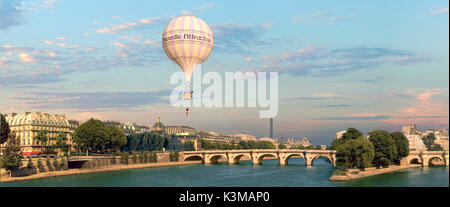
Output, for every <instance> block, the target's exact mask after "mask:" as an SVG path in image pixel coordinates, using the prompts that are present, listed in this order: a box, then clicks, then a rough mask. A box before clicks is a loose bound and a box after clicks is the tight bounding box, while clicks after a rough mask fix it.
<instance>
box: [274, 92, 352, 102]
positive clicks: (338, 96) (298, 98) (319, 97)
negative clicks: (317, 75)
mask: <svg viewBox="0 0 450 207" xmlns="http://www.w3.org/2000/svg"><path fill="white" fill-rule="evenodd" d="M352 98H356V97H355V96H348V95H342V94H335V93H313V94H312V95H311V96H296V97H289V98H283V99H281V100H282V101H315V100H334V99H352Z"/></svg>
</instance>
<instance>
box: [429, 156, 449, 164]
mask: <svg viewBox="0 0 450 207" xmlns="http://www.w3.org/2000/svg"><path fill="white" fill-rule="evenodd" d="M434 160H438V161H441V162H443V165H444V166H445V160H444V159H443V157H442V156H432V157H430V158H428V160H427V161H426V163H427V164H428V166H436V164H433V161H434ZM424 163H425V161H424Z"/></svg>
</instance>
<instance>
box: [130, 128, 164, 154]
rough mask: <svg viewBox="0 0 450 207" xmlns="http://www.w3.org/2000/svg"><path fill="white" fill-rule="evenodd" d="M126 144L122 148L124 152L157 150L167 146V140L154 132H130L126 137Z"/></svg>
mask: <svg viewBox="0 0 450 207" xmlns="http://www.w3.org/2000/svg"><path fill="white" fill-rule="evenodd" d="M126 141H127V142H126V145H124V147H123V148H122V151H125V152H134V151H155V150H156V151H159V150H162V149H163V148H167V146H168V145H169V140H168V139H167V138H166V137H163V136H160V135H159V134H156V133H151V132H146V133H143V134H130V135H128V136H127V137H126Z"/></svg>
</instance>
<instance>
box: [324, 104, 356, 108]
mask: <svg viewBox="0 0 450 207" xmlns="http://www.w3.org/2000/svg"><path fill="white" fill-rule="evenodd" d="M349 106H352V105H349V104H333V105H325V107H327V108H336V107H349Z"/></svg>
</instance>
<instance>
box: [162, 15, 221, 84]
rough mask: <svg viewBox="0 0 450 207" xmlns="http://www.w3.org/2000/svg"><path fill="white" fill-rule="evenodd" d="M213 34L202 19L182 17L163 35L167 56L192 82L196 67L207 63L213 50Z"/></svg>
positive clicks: (173, 22)
mask: <svg viewBox="0 0 450 207" xmlns="http://www.w3.org/2000/svg"><path fill="white" fill-rule="evenodd" d="M213 43H214V40H213V34H212V31H211V29H210V28H209V26H208V25H207V24H206V23H205V22H204V21H203V20H201V19H200V18H197V17H194V16H180V17H177V18H175V19H173V20H172V21H170V23H169V24H168V25H167V27H166V29H165V30H164V33H163V35H162V44H163V48H164V51H165V52H166V55H167V56H168V57H169V58H170V59H171V60H172V61H174V62H175V63H177V64H178V65H179V66H180V67H181V69H182V70H183V71H184V73H185V75H186V81H187V82H190V81H191V76H192V72H193V71H194V68H195V66H196V65H198V64H201V63H202V62H203V61H205V60H206V59H207V58H208V56H209V54H210V53H211V51H212V49H213V45H214V44H213Z"/></svg>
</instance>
